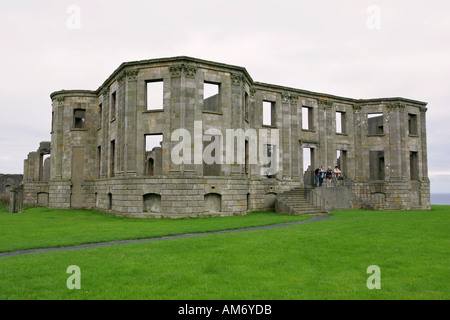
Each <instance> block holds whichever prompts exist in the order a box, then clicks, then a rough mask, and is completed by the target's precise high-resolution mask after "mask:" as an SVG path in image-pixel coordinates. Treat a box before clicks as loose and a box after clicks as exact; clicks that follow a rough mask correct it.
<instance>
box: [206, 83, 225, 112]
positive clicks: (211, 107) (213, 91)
mask: <svg viewBox="0 0 450 320" xmlns="http://www.w3.org/2000/svg"><path fill="white" fill-rule="evenodd" d="M203 110H205V111H213V112H221V111H222V110H221V101H220V84H218V83H212V82H206V81H205V82H204V85H203Z"/></svg>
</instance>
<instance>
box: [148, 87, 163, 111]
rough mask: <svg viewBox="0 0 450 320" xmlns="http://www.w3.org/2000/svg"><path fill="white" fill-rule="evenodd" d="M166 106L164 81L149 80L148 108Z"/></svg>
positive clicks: (156, 108)
mask: <svg viewBox="0 0 450 320" xmlns="http://www.w3.org/2000/svg"><path fill="white" fill-rule="evenodd" d="M163 108H164V82H163V81H162V80H159V81H151V82H147V110H160V109H163Z"/></svg>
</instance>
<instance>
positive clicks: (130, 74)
mask: <svg viewBox="0 0 450 320" xmlns="http://www.w3.org/2000/svg"><path fill="white" fill-rule="evenodd" d="M138 73H139V71H138V70H128V71H127V74H126V75H127V79H128V81H136V80H137V76H138Z"/></svg>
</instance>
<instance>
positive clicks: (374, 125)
mask: <svg viewBox="0 0 450 320" xmlns="http://www.w3.org/2000/svg"><path fill="white" fill-rule="evenodd" d="M367 123H368V134H370V135H382V134H384V128H383V113H369V114H368V115H367Z"/></svg>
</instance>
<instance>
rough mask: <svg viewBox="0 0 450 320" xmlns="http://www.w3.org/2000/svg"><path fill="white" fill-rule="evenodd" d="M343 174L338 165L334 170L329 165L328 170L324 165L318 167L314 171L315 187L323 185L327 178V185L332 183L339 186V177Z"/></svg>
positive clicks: (329, 185)
mask: <svg viewBox="0 0 450 320" xmlns="http://www.w3.org/2000/svg"><path fill="white" fill-rule="evenodd" d="M340 175H341V170H339V168H338V166H335V167H334V170H333V169H331V167H330V166H328V168H327V170H325V169H324V167H323V166H321V167H317V169H316V170H315V171H314V187H321V186H322V185H323V182H324V179H325V186H326V187H331V186H332V184H333V185H334V186H335V187H337V186H338V178H339V176H340Z"/></svg>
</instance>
